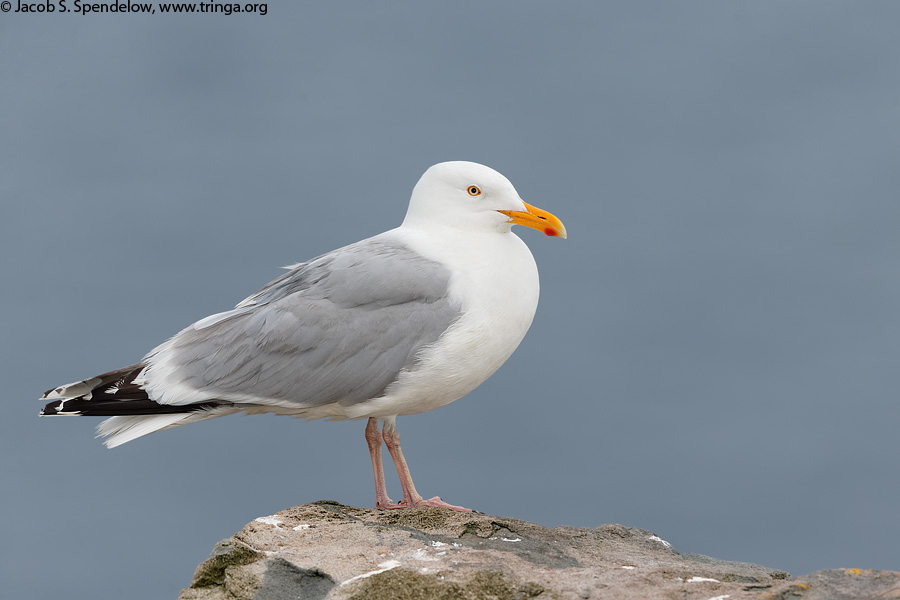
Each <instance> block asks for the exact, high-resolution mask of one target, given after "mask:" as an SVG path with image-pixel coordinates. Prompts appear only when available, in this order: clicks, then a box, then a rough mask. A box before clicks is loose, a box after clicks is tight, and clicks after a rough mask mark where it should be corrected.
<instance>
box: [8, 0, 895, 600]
mask: <svg viewBox="0 0 900 600" xmlns="http://www.w3.org/2000/svg"><path fill="white" fill-rule="evenodd" d="M310 4H311V3H290V4H289V3H287V2H282V3H278V4H275V3H272V4H271V5H270V6H269V7H268V14H267V15H266V16H259V15H244V16H235V15H232V16H230V17H226V16H222V15H218V16H214V15H204V16H200V15H197V16H178V17H163V16H161V15H156V16H138V15H111V16H96V15H95V16H85V17H82V16H77V15H73V14H69V15H60V14H54V15H21V14H18V15H16V14H12V13H10V14H0V202H2V214H0V245H2V247H0V264H2V294H0V308H2V317H0V318H2V332H0V333H2V355H0V369H2V382H3V387H4V392H3V401H4V410H3V416H2V422H0V436H2V438H0V468H2V472H0V473H2V493H0V519H2V523H0V531H2V540H3V543H2V544H0V581H3V590H4V596H5V597H9V598H26V597H27V598H32V599H43V598H48V599H49V598H62V597H66V598H130V599H134V600H142V599H148V600H149V599H151V598H153V599H157V598H167V597H168V598H173V597H174V596H175V595H176V594H177V593H178V592H179V590H180V589H181V587H183V586H186V585H187V584H188V582H189V581H190V577H191V574H192V571H193V569H194V567H195V565H196V564H197V563H198V562H200V561H201V560H203V559H204V558H205V557H206V556H207V554H208V552H209V551H210V549H211V548H212V546H213V544H215V542H216V541H218V540H219V539H221V538H224V537H227V536H228V535H230V534H231V533H233V532H234V531H236V530H237V529H239V528H240V527H241V526H242V525H243V524H244V523H246V522H247V521H249V520H251V519H253V518H255V517H257V516H262V515H268V514H271V513H273V512H275V511H278V510H280V509H283V508H287V507H289V506H292V505H295V504H299V503H304V502H309V501H313V500H318V499H335V500H339V501H341V502H343V503H348V504H353V505H361V506H370V505H372V503H373V491H372V482H371V472H370V464H369V458H368V454H367V452H366V447H365V442H364V439H363V425H364V424H363V423H362V422H344V423H337V424H336V423H326V422H315V423H303V422H300V421H295V420H292V419H287V418H279V417H271V416H267V417H247V418H244V417H230V418H227V419H220V420H215V421H211V422H206V423H202V424H199V425H191V426H190V427H187V428H183V429H176V430H173V431H167V432H163V433H159V434H154V435H152V436H150V437H147V438H143V439H140V440H138V441H136V442H133V443H130V444H127V445H126V446H124V447H121V448H118V449H116V450H106V449H105V448H103V447H102V446H101V445H100V443H99V442H97V441H95V440H94V439H92V438H93V427H94V426H95V425H96V423H97V421H96V420H93V419H54V420H50V419H46V420H39V419H38V418H37V416H36V415H37V411H38V409H39V407H40V403H39V402H38V401H37V400H36V398H37V397H38V395H39V394H40V393H41V392H43V391H44V390H45V389H47V388H49V387H52V386H55V385H59V384H62V383H66V382H69V381H73V380H77V379H81V378H83V377H88V376H92V375H95V374H97V373H99V372H102V371H106V370H108V369H112V368H115V367H119V366H122V365H125V364H129V363H132V362H135V361H137V360H138V359H140V358H141V357H142V356H143V354H144V353H145V352H146V351H148V350H149V349H151V348H152V347H153V346H155V345H156V344H157V343H159V342H161V341H163V340H164V339H165V338H166V337H168V336H169V335H171V334H173V333H174V332H175V331H177V330H178V329H180V328H181V327H183V326H185V325H187V324H189V323H191V322H192V321H194V320H196V319H198V318H201V317H203V316H205V315H207V314H209V313H212V312H217V311H221V310H224V309H227V308H229V307H230V306H232V305H233V304H235V303H236V302H238V301H239V300H241V299H242V298H243V297H245V296H246V295H248V294H250V293H251V292H253V291H255V290H256V289H257V288H258V287H260V286H261V285H263V284H264V283H266V282H267V281H268V280H270V279H272V278H274V277H275V276H277V275H278V274H279V272H280V271H279V270H278V268H277V267H279V266H280V265H284V264H289V263H292V262H296V261H299V260H302V259H305V258H309V257H312V256H314V255H317V254H319V253H321V252H324V251H327V250H330V249H332V248H335V247H338V246H340V245H343V244H346V243H349V242H353V241H356V240H358V239H361V238H363V237H367V236H369V235H373V234H376V233H379V232H381V231H383V230H385V229H388V228H391V227H393V226H395V225H397V224H398V223H399V222H400V220H401V219H402V217H403V215H404V212H405V209H406V202H407V199H408V197H409V192H410V190H411V188H412V186H413V185H414V183H415V182H416V180H417V178H418V177H419V175H420V174H421V172H422V171H424V169H425V168H426V167H428V166H429V165H430V164H432V163H435V162H439V161H443V160H459V159H466V160H474V161H478V162H483V163H485V164H488V165H490V166H492V167H494V168H496V169H498V170H499V171H501V172H502V173H504V174H505V175H507V176H508V177H509V178H510V179H511V180H512V181H513V183H514V184H515V185H516V186H517V188H518V190H519V192H520V194H521V195H522V197H523V198H525V199H526V200H527V201H529V202H531V203H533V204H536V205H537V206H540V207H542V208H545V209H547V210H550V211H552V212H554V213H555V214H557V215H559V216H560V217H561V218H562V219H563V221H564V222H565V223H566V225H567V226H568V229H569V233H570V239H569V240H567V241H561V240H558V239H551V238H546V237H544V236H542V235H540V234H539V233H537V232H535V231H531V230H525V229H520V230H519V231H518V233H519V235H521V236H522V237H523V238H525V239H526V240H527V242H528V244H529V245H530V246H531V247H532V249H533V251H534V254H535V256H536V259H537V262H538V265H539V267H540V269H541V277H542V288H543V289H542V299H541V305H540V307H539V309H538V314H537V317H536V319H535V323H534V325H533V327H532V329H531V331H530V333H529V334H528V336H527V337H526V339H525V341H524V343H523V344H522V346H521V347H520V349H519V350H518V351H517V352H516V354H515V355H514V356H513V357H512V359H511V360H510V361H509V362H508V363H507V365H506V366H505V367H504V368H503V369H501V371H500V372H498V373H497V375H496V376H495V377H493V378H492V379H491V380H490V381H488V382H487V383H486V384H484V385H483V386H481V388H479V389H478V390H476V391H475V392H474V393H472V394H471V395H470V396H469V397H467V398H465V399H463V400H461V401H459V402H457V403H455V404H453V405H450V406H448V407H446V408H443V409H441V410H439V411H435V412H431V413H427V414H422V415H418V416H413V417H406V418H401V419H400V421H399V426H400V431H401V432H402V434H403V441H404V448H405V450H406V452H407V455H408V458H409V460H410V463H411V468H412V470H413V474H414V475H415V477H416V484H417V486H418V487H419V489H420V491H421V492H422V493H423V494H425V495H426V496H430V495H433V494H439V495H441V496H443V497H444V498H445V499H447V500H448V501H451V502H454V503H459V504H463V505H466V506H471V507H474V508H477V509H479V510H481V511H484V512H487V513H491V514H499V515H505V516H510V517H516V518H521V519H527V520H532V521H536V522H539V523H542V524H544V525H548V526H553V525H560V524H568V525H578V526H596V525H599V524H602V523H609V522H618V523H624V524H627V525H632V526H638V527H643V528H646V529H650V530H653V531H654V532H656V533H657V534H659V535H660V536H662V537H663V538H664V539H667V540H669V541H670V542H672V543H673V544H674V545H675V547H676V548H678V549H679V550H681V551H685V552H699V553H704V554H709V555H712V556H716V557H718V558H723V559H731V560H740V561H751V562H757V563H762V564H765V565H767V566H771V567H777V568H783V569H787V570H789V571H790V572H792V573H793V574H795V575H799V574H802V573H804V572H809V571H813V570H818V569H824V568H832V567H863V568H879V569H900V550H898V548H900V546H898V539H900V519H898V510H897V509H898V499H900V435H898V425H900V402H898V389H900V235H898V228H900V198H898V190H900V168H898V159H900V75H898V73H900V36H898V35H897V31H898V25H900V5H898V4H897V3H895V2H844V3H838V2H791V3H785V2H774V1H773V2H680V3H674V2H668V1H665V2H635V1H632V0H629V1H627V2H625V1H622V2H606V3H596V2H553V3H549V2H547V3H538V2H519V1H516V2H483V1H478V2H454V3H442V4H440V5H438V4H437V3H427V4H426V3H421V2H386V3H363V2H357V3H336V2H335V3H327V4H326V3H319V5H310ZM390 483H391V487H392V490H393V492H394V494H395V496H396V495H397V490H398V486H397V483H396V478H393V479H392V480H391V482H390Z"/></svg>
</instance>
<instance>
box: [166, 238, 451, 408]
mask: <svg viewBox="0 0 900 600" xmlns="http://www.w3.org/2000/svg"><path fill="white" fill-rule="evenodd" d="M449 281H450V272H449V271H448V270H447V269H446V268H445V267H443V266H442V265H440V264H439V263H437V262H434V261H431V260H428V259H425V258H424V257H422V256H421V255H419V254H417V253H415V252H413V251H412V250H411V249H409V248H407V247H406V246H403V245H400V244H399V243H397V242H394V241H389V240H386V239H384V238H382V237H381V236H379V237H377V238H371V239H368V240H364V241H362V242H358V243H356V244H353V245H351V246H347V247H345V248H341V249H339V250H335V251H334V252H331V253H329V254H325V255H323V256H320V257H318V258H315V259H313V260H311V261H309V262H306V263H303V264H301V265H299V266H297V267H296V268H294V269H293V270H292V271H290V272H288V273H285V274H284V275H283V276H281V277H279V278H278V279H276V280H275V281H273V282H272V283H270V284H268V285H267V286H265V287H264V288H262V289H261V290H260V291H258V292H257V293H255V294H254V295H252V296H250V297H249V298H247V299H246V300H244V301H243V302H241V303H240V304H239V305H238V307H237V309H238V310H235V311H231V312H230V313H226V314H227V317H225V318H222V319H221V320H213V322H212V323H211V324H209V325H204V326H203V327H201V328H194V327H188V328H187V329H185V330H183V331H181V332H180V333H179V334H178V335H176V336H175V338H173V339H172V340H171V341H170V342H169V343H168V344H166V345H164V346H162V347H160V349H158V352H160V353H166V354H167V356H166V359H167V361H168V362H169V363H170V364H174V365H176V367H177V368H176V370H175V373H174V377H175V378H176V379H177V380H179V381H181V382H183V383H185V384H187V385H188V386H190V387H192V388H194V389H201V390H205V391H207V392H209V393H212V394H215V395H216V397H218V398H221V399H223V400H229V399H232V398H236V397H237V396H239V395H243V394H249V395H253V396H256V397H259V398H260V399H261V400H262V402H265V401H271V402H273V403H275V402H282V403H283V402H285V401H288V402H290V403H292V404H294V403H295V404H296V406H298V407H312V406H320V405H324V404H329V403H332V402H339V403H340V404H342V405H345V406H347V405H352V404H357V403H359V402H363V401H365V400H368V399H370V398H375V397H378V396H379V395H381V394H382V392H383V391H384V389H385V388H386V387H387V386H388V385H389V384H390V383H391V382H393V381H394V380H395V379H396V378H397V375H398V374H399V373H400V372H401V371H402V370H403V369H412V368H414V367H415V359H416V355H417V353H418V352H419V351H420V350H421V349H422V348H423V347H425V346H427V345H429V344H432V343H434V342H435V341H437V340H438V338H439V337H440V336H441V335H442V334H443V333H444V331H446V330H447V328H448V327H450V325H452V324H453V322H454V321H456V319H458V318H459V316H460V310H461V309H460V307H459V306H457V305H455V304H454V303H453V302H452V301H451V299H450V297H449V293H448V286H449ZM151 364H152V360H151Z"/></svg>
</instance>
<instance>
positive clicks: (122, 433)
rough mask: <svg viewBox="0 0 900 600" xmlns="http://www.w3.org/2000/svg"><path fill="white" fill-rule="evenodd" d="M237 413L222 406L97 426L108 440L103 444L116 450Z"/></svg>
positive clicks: (122, 419) (117, 419)
mask: <svg viewBox="0 0 900 600" xmlns="http://www.w3.org/2000/svg"><path fill="white" fill-rule="evenodd" d="M235 412H239V409H236V408H232V407H231V406H222V407H219V408H213V409H205V410H194V411H191V412H184V413H170V414H161V415H141V416H129V417H125V416H118V417H110V418H109V419H106V420H104V421H103V422H102V423H100V424H99V425H98V426H97V437H98V438H99V437H102V438H106V439H105V440H103V444H104V445H105V446H106V447H107V448H115V447H116V446H121V445H122V444H124V443H126V442H130V441H131V440H134V439H137V438H139V437H141V436H144V435H147V434H148V433H153V432H154V431H162V430H163V429H170V428H172V427H180V426H181V425H187V424H188V423H194V422H196V421H203V420H205V419H212V418H213V417H222V416H225V415H227V414H231V413H235Z"/></svg>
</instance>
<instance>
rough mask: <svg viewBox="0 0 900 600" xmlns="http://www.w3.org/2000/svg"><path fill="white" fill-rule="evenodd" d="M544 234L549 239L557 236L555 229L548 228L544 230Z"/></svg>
mask: <svg viewBox="0 0 900 600" xmlns="http://www.w3.org/2000/svg"><path fill="white" fill-rule="evenodd" d="M544 233H546V234H547V235H549V236H550V237H556V236H558V235H559V233H557V231H556V230H555V229H550V228H549V227H545V228H544Z"/></svg>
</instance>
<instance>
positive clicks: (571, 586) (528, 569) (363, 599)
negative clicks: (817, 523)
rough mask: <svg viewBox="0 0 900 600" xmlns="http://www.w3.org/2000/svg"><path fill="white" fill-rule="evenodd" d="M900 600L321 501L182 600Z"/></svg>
mask: <svg viewBox="0 0 900 600" xmlns="http://www.w3.org/2000/svg"><path fill="white" fill-rule="evenodd" d="M301 598H302V599H325V598H327V599H328V600H383V599H391V600H416V599H420V598H422V599H429V600H430V599H437V600H456V599H469V600H476V599H478V600H480V599H485V600H487V599H490V600H527V599H528V598H541V599H551V598H552V599H555V600H556V599H558V600H566V599H570V598H571V599H579V600H584V599H606V598H610V599H612V598H614V599H616V600H628V599H632V598H633V599H642V600H643V599H647V598H664V599H674V598H678V599H685V600H693V599H697V600H724V599H725V598H728V599H729V600H742V599H749V598H753V599H755V600H759V599H761V598H768V599H772V600H789V599H795V598H797V599H803V600H824V599H828V600H842V599H845V598H846V599H847V600H850V599H858V598H880V599H896V600H900V573H897V572H893V571H864V570H861V569H840V570H833V571H818V572H816V573H812V574H810V575H805V576H802V577H798V578H794V579H792V578H791V577H790V576H789V575H788V574H787V573H785V572H784V571H778V570H775V569H769V568H766V567H761V566H758V565H752V564H748V563H736V562H726V561H721V560H716V559H714V558H709V557H707V556H701V555H699V554H681V553H680V552H677V551H676V550H675V549H674V548H673V547H672V546H671V545H670V544H669V543H668V542H666V541H664V540H662V539H660V538H659V537H658V536H656V535H654V534H653V533H651V532H649V531H645V530H643V529H637V528H634V527H624V526H622V525H601V526H600V527H595V528H593V529H587V528H577V527H554V528H549V529H548V528H546V527H541V526H540V525H535V524H534V523H528V522H525V521H518V520H516V519H508V518H505V517H492V516H488V515H482V514H477V513H474V514H473V513H456V512H452V511H450V510H446V509H440V508H419V509H411V510H403V511H383V510H375V509H362V508H353V507H350V506H343V505H341V504H338V503H337V502H329V501H321V502H314V503H312V504H305V505H303V506H296V507H294V508H290V509H288V510H284V511H282V512H280V513H278V514H276V515H272V516H271V517H261V518H259V519H256V520H255V521H253V522H251V523H249V524H247V525H246V526H245V527H244V528H243V529H242V530H241V531H239V532H238V533H237V534H235V535H234V536H233V537H231V538H229V539H227V540H223V541H222V542H219V543H218V544H217V545H216V547H215V548H214V549H213V552H212V555H211V556H210V557H209V558H208V559H207V560H206V561H204V562H203V563H201V564H200V566H199V567H198V568H197V572H196V573H195V574H194V580H193V581H192V582H191V586H190V587H189V588H187V589H185V590H184V591H183V592H182V593H181V596H180V600H287V599H291V600H296V599H301Z"/></svg>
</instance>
